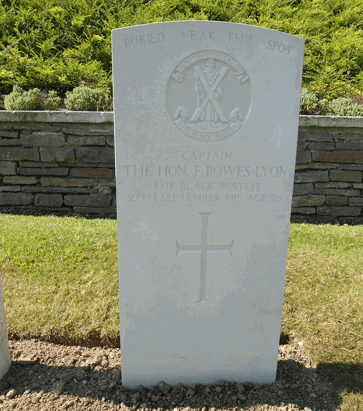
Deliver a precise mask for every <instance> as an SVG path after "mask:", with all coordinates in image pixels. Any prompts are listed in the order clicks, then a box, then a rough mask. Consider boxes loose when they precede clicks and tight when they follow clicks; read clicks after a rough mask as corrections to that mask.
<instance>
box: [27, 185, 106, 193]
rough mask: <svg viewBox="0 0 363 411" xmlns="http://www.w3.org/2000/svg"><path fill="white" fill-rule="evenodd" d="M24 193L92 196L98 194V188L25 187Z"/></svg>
mask: <svg viewBox="0 0 363 411" xmlns="http://www.w3.org/2000/svg"><path fill="white" fill-rule="evenodd" d="M21 190H22V191H23V192H24V193H66V194H90V193H98V190H97V189H96V188H81V187H76V188H69V187H39V186H35V187H32V186H24V187H22V189H21Z"/></svg>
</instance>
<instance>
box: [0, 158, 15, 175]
mask: <svg viewBox="0 0 363 411" xmlns="http://www.w3.org/2000/svg"><path fill="white" fill-rule="evenodd" d="M14 174H16V163H15V162H13V161H0V175H14Z"/></svg>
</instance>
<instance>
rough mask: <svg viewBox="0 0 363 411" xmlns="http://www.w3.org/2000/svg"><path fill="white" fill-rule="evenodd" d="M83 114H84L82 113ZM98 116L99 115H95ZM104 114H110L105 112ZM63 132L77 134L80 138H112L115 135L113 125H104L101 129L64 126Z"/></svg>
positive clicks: (87, 126) (89, 126)
mask: <svg viewBox="0 0 363 411" xmlns="http://www.w3.org/2000/svg"><path fill="white" fill-rule="evenodd" d="M80 113H81V114H82V112H80ZM95 114H98V113H95ZM104 114H109V113H107V112H105V113H104ZM63 132H64V133H66V134H76V135H80V136H112V135H113V134H114V130H113V124H109V125H108V124H104V125H102V126H101V125H100V126H99V127H97V126H95V125H93V124H92V125H85V126H79V125H76V124H74V125H68V124H67V125H64V126H63Z"/></svg>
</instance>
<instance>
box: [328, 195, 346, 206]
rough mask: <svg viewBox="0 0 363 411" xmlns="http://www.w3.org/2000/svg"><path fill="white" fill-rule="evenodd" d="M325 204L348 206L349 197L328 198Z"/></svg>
mask: <svg viewBox="0 0 363 411" xmlns="http://www.w3.org/2000/svg"><path fill="white" fill-rule="evenodd" d="M325 204H326V205H347V204H348V197H340V196H326V198H325Z"/></svg>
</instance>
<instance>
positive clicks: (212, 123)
mask: <svg viewBox="0 0 363 411" xmlns="http://www.w3.org/2000/svg"><path fill="white" fill-rule="evenodd" d="M251 92H252V87H251V83H250V80H249V76H248V74H247V72H246V70H245V69H244V68H243V67H242V65H241V64H240V63H239V62H238V61H237V60H235V59H234V58H233V57H231V56H229V55H227V54H225V53H221V52H219V51H213V50H209V51H202V52H198V53H194V54H192V55H190V56H188V57H187V58H185V59H184V60H182V61H181V62H180V63H179V64H178V65H177V67H176V68H175V69H174V71H173V72H172V73H171V76H170V78H169V81H168V87H167V107H168V111H169V115H170V118H171V119H172V121H173V122H174V124H175V126H176V127H177V128H178V129H179V130H180V131H181V132H182V133H183V134H185V135H186V136H188V137H190V138H193V139H194V140H199V141H205V142H210V141H218V140H223V139H225V138H228V137H230V136H231V135H233V134H234V133H236V131H238V130H239V129H240V128H241V126H242V125H243V124H244V122H245V121H246V119H247V117H248V115H249V112H250V108H251Z"/></svg>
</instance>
